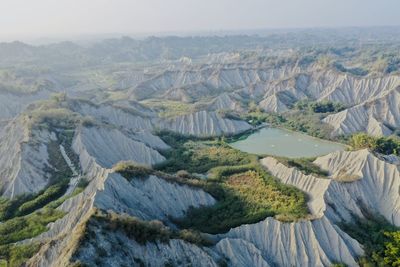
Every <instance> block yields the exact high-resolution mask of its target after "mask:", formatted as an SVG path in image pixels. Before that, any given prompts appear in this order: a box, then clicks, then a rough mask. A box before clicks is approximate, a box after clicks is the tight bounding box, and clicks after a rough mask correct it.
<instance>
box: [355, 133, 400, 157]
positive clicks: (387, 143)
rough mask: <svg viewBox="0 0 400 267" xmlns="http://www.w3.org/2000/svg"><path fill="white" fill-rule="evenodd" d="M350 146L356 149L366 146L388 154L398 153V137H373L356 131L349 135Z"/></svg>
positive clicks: (399, 142) (399, 143) (399, 139)
mask: <svg viewBox="0 0 400 267" xmlns="http://www.w3.org/2000/svg"><path fill="white" fill-rule="evenodd" d="M349 143H350V146H351V147H352V148H353V149H355V150H357V149H364V148H368V149H371V150H372V151H374V152H377V153H381V154H385V155H390V154H394V155H397V156H399V155H400V137H398V136H389V137H374V136H370V135H367V134H365V133H356V134H353V135H352V136H351V137H350V140H349Z"/></svg>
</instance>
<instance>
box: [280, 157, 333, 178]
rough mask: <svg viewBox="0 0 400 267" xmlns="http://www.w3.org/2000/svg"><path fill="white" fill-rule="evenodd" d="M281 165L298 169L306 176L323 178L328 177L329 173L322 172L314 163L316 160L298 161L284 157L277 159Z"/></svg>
mask: <svg viewBox="0 0 400 267" xmlns="http://www.w3.org/2000/svg"><path fill="white" fill-rule="evenodd" d="M275 158H276V159H277V160H278V161H279V162H280V163H282V164H283V165H285V166H287V167H289V168H296V169H298V170H299V171H301V172H303V173H304V174H305V175H310V174H312V175H314V176H317V177H321V178H326V177H328V175H329V173H328V171H325V170H322V169H321V168H320V167H319V166H317V165H315V164H314V163H313V161H314V160H315V158H298V159H289V158H284V157H275Z"/></svg>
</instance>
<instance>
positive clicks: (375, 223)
mask: <svg viewBox="0 0 400 267" xmlns="http://www.w3.org/2000/svg"><path fill="white" fill-rule="evenodd" d="M341 228H342V229H343V230H344V231H345V232H347V233H348V234H349V235H350V236H351V237H352V238H354V239H356V240H357V241H358V242H360V243H361V244H362V245H363V248H364V251H365V256H364V257H362V258H361V259H360V260H359V264H360V266H362V267H370V266H371V267H372V266H400V229H399V228H398V227H395V226H393V225H391V224H390V223H388V222H387V221H386V220H385V219H384V218H382V217H374V218H369V219H367V220H357V221H356V222H355V223H353V224H343V225H341Z"/></svg>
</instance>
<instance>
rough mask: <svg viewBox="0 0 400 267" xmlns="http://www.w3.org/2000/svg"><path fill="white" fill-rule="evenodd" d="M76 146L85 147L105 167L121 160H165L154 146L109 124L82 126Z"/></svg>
mask: <svg viewBox="0 0 400 267" xmlns="http://www.w3.org/2000/svg"><path fill="white" fill-rule="evenodd" d="M74 146H82V147H84V149H85V150H86V151H87V153H88V154H89V155H90V156H91V157H93V158H94V159H95V160H96V162H97V163H98V164H99V165H100V166H102V167H104V168H111V167H112V166H113V165H114V164H116V163H118V162H120V161H134V162H137V163H139V164H146V165H153V164H156V163H159V162H161V161H163V160H165V158H164V157H163V156H162V155H161V154H160V153H159V152H158V151H157V150H155V149H153V148H152V147H149V146H147V145H146V144H144V143H142V142H139V141H135V140H133V139H131V138H129V136H127V135H125V134H123V133H122V132H121V131H119V130H117V129H114V128H111V127H107V126H105V127H101V126H92V127H81V128H80V129H78V131H77V138H76V139H75V142H74ZM155 146H157V144H155Z"/></svg>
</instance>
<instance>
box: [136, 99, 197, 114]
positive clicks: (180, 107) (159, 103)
mask: <svg viewBox="0 0 400 267" xmlns="http://www.w3.org/2000/svg"><path fill="white" fill-rule="evenodd" d="M141 103H142V104H144V105H146V106H148V107H150V108H153V109H155V110H156V111H157V112H158V115H159V116H160V117H163V118H170V117H176V116H181V115H185V114H189V113H191V112H193V111H195V110H194V108H193V105H191V104H187V103H183V102H181V101H172V100H166V99H163V100H158V99H150V100H145V101H143V102H141Z"/></svg>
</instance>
